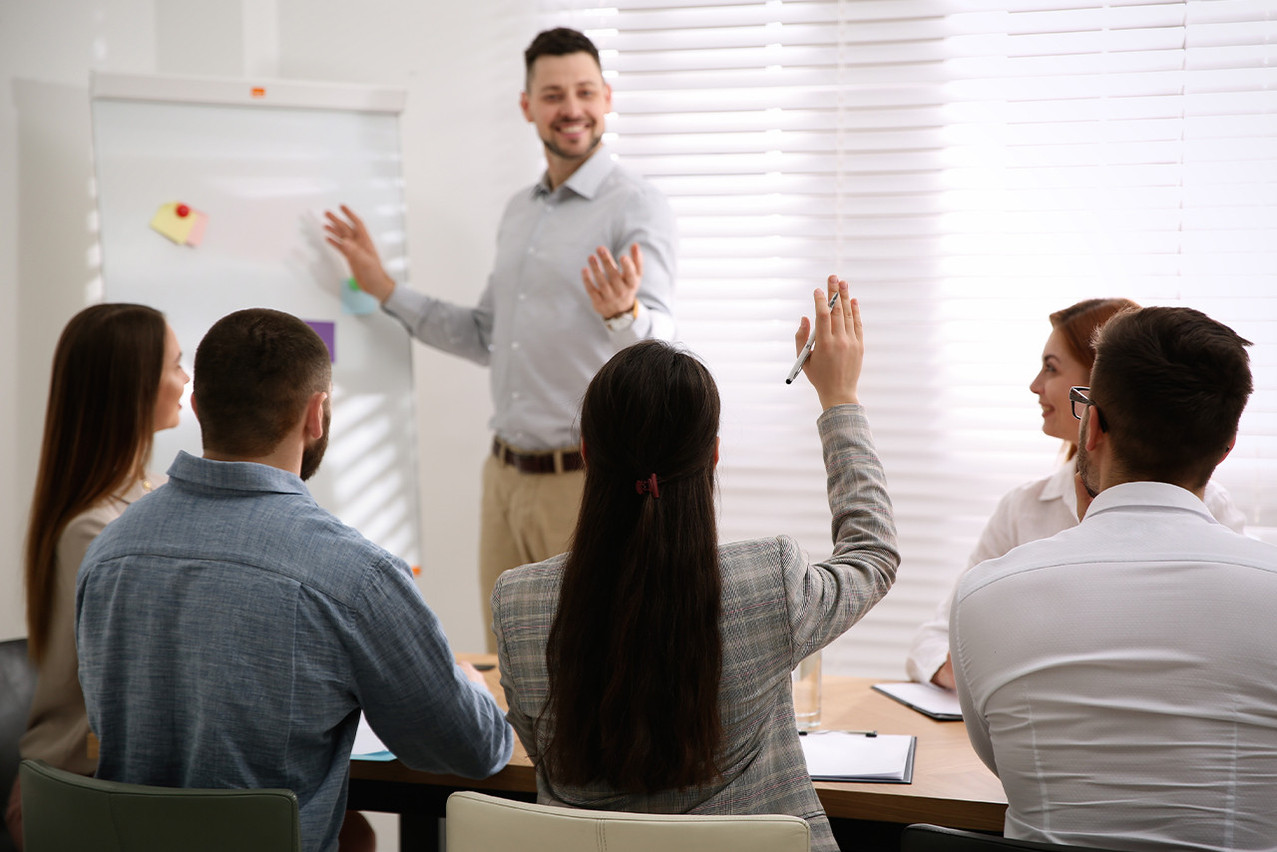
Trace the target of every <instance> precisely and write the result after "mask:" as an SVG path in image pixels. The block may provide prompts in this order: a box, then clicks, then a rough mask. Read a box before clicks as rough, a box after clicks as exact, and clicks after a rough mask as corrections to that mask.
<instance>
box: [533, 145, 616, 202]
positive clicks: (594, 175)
mask: <svg viewBox="0 0 1277 852" xmlns="http://www.w3.org/2000/svg"><path fill="white" fill-rule="evenodd" d="M614 168H616V162H615V161H614V160H613V159H612V156H611V155H610V154H608V153H607V152H606V151H605V150H603V146H602V145H601V144H600V145H599V146H598V147H597V148H595V149H594V153H593V154H591V155H590V158H589V159H588V160H586V161H585V162H584V163H582V164H581V165H580V167H579V168H578V169H577V170H576V171H574V172H573V173H572V175H571V177H569V178H568V179H567V180H565V181H564V182H563V184H562V185H561V186H560V187H559V188H560V189H570V190H572V191H573V192H575V193H576V194H577V195H579V196H581V197H582V198H584V199H585V200H586V201H589V200H591V199H592V198H594V196H595V194H596V193H598V191H599V186H601V185H602V183H603V179H604V178H606V177H607V176H608V175H609V174H611V173H612V169H614ZM552 191H553V190H551V189H550V175H549V173H548V172H543V173H542V174H541V180H540V181H539V182H538V183H537V185H536V186H535V187H533V192H534V193H535V194H536V195H537V196H542V195H549V194H551V192H552Z"/></svg>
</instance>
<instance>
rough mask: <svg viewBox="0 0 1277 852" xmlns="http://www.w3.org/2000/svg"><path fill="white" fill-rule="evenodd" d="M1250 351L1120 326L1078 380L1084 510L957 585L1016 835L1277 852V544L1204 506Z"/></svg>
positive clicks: (1152, 324)
mask: <svg viewBox="0 0 1277 852" xmlns="http://www.w3.org/2000/svg"><path fill="white" fill-rule="evenodd" d="M1247 345H1249V343H1248V341H1245V340H1243V339H1242V338H1240V337H1239V336H1238V335H1237V334H1235V333H1234V332H1233V331H1232V330H1231V329H1229V328H1227V327H1226V326H1223V325H1221V324H1220V323H1217V322H1215V321H1213V320H1211V319H1210V318H1208V317H1207V316H1205V315H1204V314H1202V313H1200V312H1198V311H1194V310H1190V309H1187V308H1161V307H1159V308H1144V309H1142V310H1138V311H1131V312H1128V313H1123V314H1119V315H1118V316H1117V317H1115V318H1114V319H1112V320H1110V321H1109V322H1108V323H1107V324H1106V325H1105V326H1104V328H1103V331H1102V332H1101V333H1100V338H1099V340H1098V342H1097V357H1096V362H1095V367H1094V368H1093V370H1092V372H1091V384H1092V387H1091V388H1074V389H1073V391H1072V392H1071V399H1072V400H1073V406H1074V413H1075V415H1077V416H1079V417H1080V419H1081V421H1082V422H1081V426H1080V433H1079V440H1078V471H1079V472H1078V477H1077V478H1078V497H1079V504H1078V505H1079V511H1081V512H1083V513H1084V514H1083V518H1082V522H1081V523H1080V524H1079V525H1078V526H1076V527H1074V528H1072V529H1069V530H1066V531H1064V532H1062V533H1059V534H1058V535H1056V536H1054V537H1052V538H1049V539H1045V540H1042V541H1036V542H1031V543H1029V544H1025V545H1023V546H1021V547H1018V548H1016V549H1015V550H1012V551H1011V552H1010V553H1008V554H1007V555H1006V556H1003V557H1001V558H999V559H994V560H991V561H989V562H985V563H983V564H982V565H980V566H977V567H976V568H975V569H973V570H972V571H971V572H970V573H968V574H967V576H966V577H965V578H964V579H963V580H962V582H961V584H960V586H959V589H958V593H957V597H956V599H955V601H954V608H953V614H952V626H951V637H950V638H951V647H952V653H953V663H954V675H955V679H956V681H957V687H958V696H959V698H960V700H961V702H962V709H963V715H964V718H965V719H966V724H967V731H968V733H969V735H970V737H971V743H972V745H973V746H974V747H975V750H976V752H977V753H978V754H979V755H980V757H981V759H982V760H983V761H984V762H985V763H986V764H987V765H988V766H989V768H990V769H992V770H993V771H994V773H996V774H997V775H998V777H999V778H1000V779H1001V780H1002V785H1003V787H1004V788H1005V790H1006V794H1007V801H1008V808H1007V816H1006V824H1005V832H1006V835H1007V836H1008V837H1016V838H1022V839H1029V840H1036V841H1044V842H1052V843H1068V844H1076V845H1083V846H1102V847H1108V848H1113V849H1168V848H1187V847H1191V848H1195V849H1220V850H1223V849H1274V848H1277V804H1275V803H1277V633H1275V632H1274V631H1273V630H1272V629H1271V623H1272V618H1273V613H1274V612H1277V548H1274V547H1272V546H1270V545H1266V544H1263V543H1261V542H1258V541H1255V540H1252V539H1249V538H1246V537H1244V536H1240V535H1238V534H1236V533H1234V532H1232V531H1231V530H1229V529H1227V528H1226V527H1224V526H1222V525H1220V524H1219V523H1217V522H1216V521H1215V520H1214V519H1213V518H1212V517H1211V515H1210V513H1209V512H1208V511H1207V509H1206V507H1205V505H1204V504H1203V503H1202V494H1203V489H1204V488H1205V485H1206V483H1207V481H1208V480H1209V479H1210V476H1211V473H1212V472H1213V471H1214V469H1215V466H1216V465H1217V464H1218V463H1219V462H1220V461H1221V460H1222V459H1223V458H1224V457H1225V456H1226V455H1227V454H1228V452H1229V450H1230V449H1231V448H1232V445H1233V441H1234V439H1235V438H1236V434H1237V424H1238V421H1239V419H1240V417H1241V413H1242V409H1243V408H1244V407H1245V405H1246V400H1247V398H1248V397H1249V396H1250V392H1251V387H1252V383H1251V374H1250V366H1249V359H1248V356H1247V354H1246V350H1245V347H1246V346H1247ZM1091 498H1094V499H1093V501H1092V500H1091ZM1088 504H1089V505H1088Z"/></svg>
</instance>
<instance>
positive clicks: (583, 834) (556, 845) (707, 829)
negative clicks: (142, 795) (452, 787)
mask: <svg viewBox="0 0 1277 852" xmlns="http://www.w3.org/2000/svg"><path fill="white" fill-rule="evenodd" d="M446 826H447V829H446V830H447V837H448V841H447V849H448V852H487V850H490V849H518V850H520V852H603V850H607V852H649V850H653V849H659V850H660V852H706V850H716V849H722V850H731V852H808V850H809V849H810V847H811V829H810V828H809V827H808V825H807V821H806V820H804V819H801V818H799V817H796V816H789V815H787V814H751V815H747V816H708V815H706V816H701V815H690V814H632V813H624V812H620V811H593V810H578V809H576V808H559V807H551V806H549V805H532V804H528V803H527V802H516V801H512V800H510V799H499V798H497V797H495V796H486V795H484V794H482V793H473V792H469V791H465V792H461V793H453V794H452V795H451V796H449V797H448V808H447V822H446ZM33 852H34V850H33Z"/></svg>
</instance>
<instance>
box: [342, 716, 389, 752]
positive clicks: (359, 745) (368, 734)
mask: <svg viewBox="0 0 1277 852" xmlns="http://www.w3.org/2000/svg"><path fill="white" fill-rule="evenodd" d="M350 759H351V760H394V759H395V755H394V752H392V751H390V750H389V749H387V748H386V745H385V743H383V742H382V741H381V737H379V736H377V734H376V733H375V732H374V731H373V729H372V728H371V727H370V726H369V724H368V720H367V719H365V718H364V714H363V713H360V714H359V730H358V731H356V732H355V744H354V746H353V747H352V748H351V750H350Z"/></svg>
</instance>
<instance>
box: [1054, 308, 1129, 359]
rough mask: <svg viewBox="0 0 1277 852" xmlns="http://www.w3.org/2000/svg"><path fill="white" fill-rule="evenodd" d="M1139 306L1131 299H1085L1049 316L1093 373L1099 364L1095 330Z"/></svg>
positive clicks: (1070, 347) (1066, 342)
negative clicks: (1097, 361)
mask: <svg viewBox="0 0 1277 852" xmlns="http://www.w3.org/2000/svg"><path fill="white" fill-rule="evenodd" d="M1138 309H1139V305H1138V304H1136V303H1135V302H1132V301H1131V300H1130V299H1083V300H1082V301H1080V302H1078V303H1077V304H1075V305H1070V306H1069V307H1067V308H1065V309H1064V310H1062V311H1056V312H1055V313H1053V314H1051V316H1050V317H1048V319H1050V320H1051V327H1052V328H1054V329H1055V330H1056V331H1058V332H1060V336H1061V337H1062V338H1063V339H1064V345H1065V346H1067V347H1068V348H1069V354H1070V355H1072V356H1073V358H1074V360H1076V361H1077V362H1078V363H1079V364H1081V365H1082V366H1083V367H1085V368H1086V371H1087V372H1088V373H1090V371H1091V367H1093V366H1095V332H1096V331H1098V330H1099V328H1100V326H1102V325H1104V323H1106V322H1108V321H1109V319H1111V318H1112V316H1113V315H1114V314H1116V313H1117V312H1119V311H1125V310H1138Z"/></svg>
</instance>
